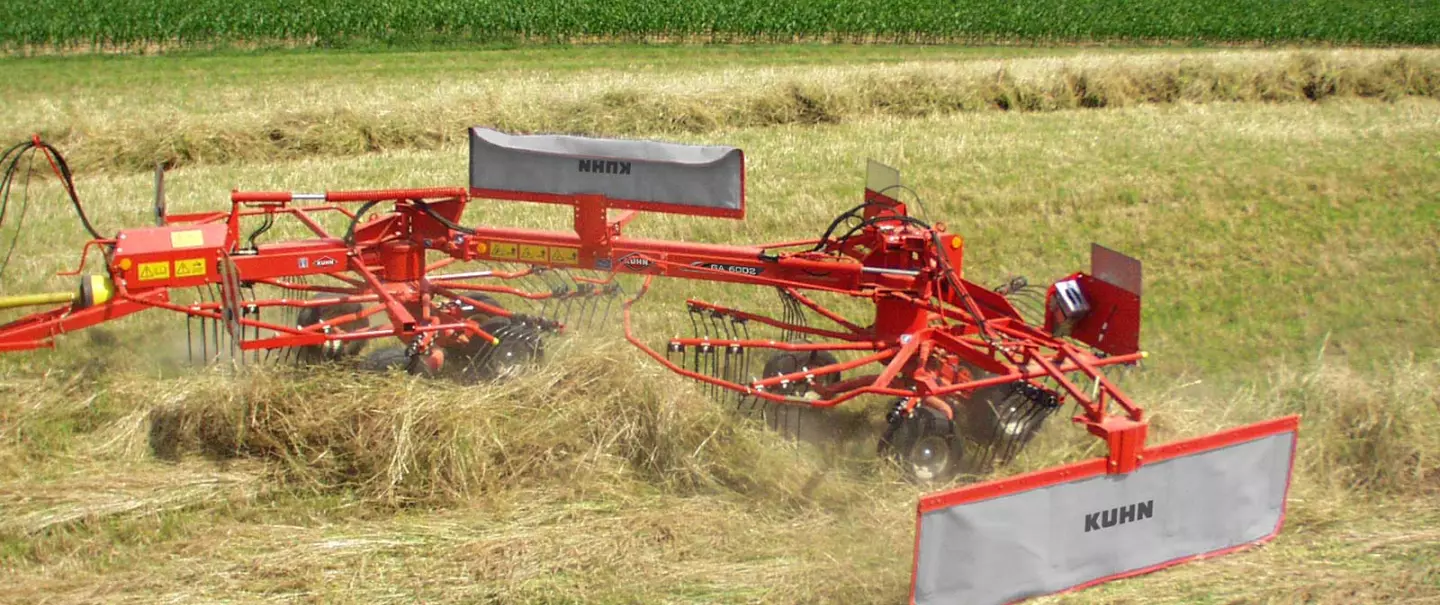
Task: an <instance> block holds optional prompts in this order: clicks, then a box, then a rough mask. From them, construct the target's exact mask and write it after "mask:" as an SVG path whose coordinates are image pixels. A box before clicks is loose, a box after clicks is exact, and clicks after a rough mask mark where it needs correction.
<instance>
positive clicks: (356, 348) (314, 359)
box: [295, 294, 370, 364]
mask: <svg viewBox="0 0 1440 605" xmlns="http://www.w3.org/2000/svg"><path fill="white" fill-rule="evenodd" d="M337 298H340V296H339V295H337V294H321V295H319V296H316V297H315V300H334V299H337ZM361 308H362V307H361V306H360V304H359V303H340V304H334V305H326V306H323V307H306V308H304V309H301V310H300V313H299V314H298V315H297V316H296V318H295V323H296V324H297V325H299V326H300V327H302V328H304V327H307V326H313V325H315V324H318V323H320V322H322V321H328V320H330V319H334V318H336V317H340V316H343V315H349V314H351V313H355V312H358V311H360V309H361ZM336 327H338V328H339V329H340V330H343V331H345V332H355V331H359V330H363V329H365V328H368V327H370V321H369V320H368V319H359V320H355V321H352V322H347V323H344V324H341V325H339V326H336ZM364 349H365V341H364V340H352V341H350V342H338V341H336V342H329V343H325V344H319V345H308V346H303V347H297V348H296V359H297V360H298V361H300V362H301V363H305V364H310V363H321V362H325V361H337V360H340V359H344V358H346V357H354V356H356V355H359V354H360V351H362V350H364Z"/></svg>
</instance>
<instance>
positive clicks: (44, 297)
mask: <svg viewBox="0 0 1440 605" xmlns="http://www.w3.org/2000/svg"><path fill="white" fill-rule="evenodd" d="M76 295H77V294H76V293H75V292H46V293H44V294H22V295H20V296H0V309H14V308H16V307H34V306H37V305H56V304H60V303H68V302H73V301H74V300H75V296H76Z"/></svg>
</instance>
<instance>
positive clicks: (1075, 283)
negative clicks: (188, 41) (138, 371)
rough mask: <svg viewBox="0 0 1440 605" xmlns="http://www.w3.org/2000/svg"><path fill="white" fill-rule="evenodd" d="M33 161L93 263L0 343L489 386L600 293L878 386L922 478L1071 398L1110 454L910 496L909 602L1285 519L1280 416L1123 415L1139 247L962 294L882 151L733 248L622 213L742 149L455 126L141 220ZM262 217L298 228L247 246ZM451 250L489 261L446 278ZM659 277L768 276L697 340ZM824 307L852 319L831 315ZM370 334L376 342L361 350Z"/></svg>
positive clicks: (1286, 463) (1022, 438)
mask: <svg viewBox="0 0 1440 605" xmlns="http://www.w3.org/2000/svg"><path fill="white" fill-rule="evenodd" d="M27 152H30V153H34V154H37V155H40V156H43V157H44V158H45V159H46V160H48V163H49V164H50V165H51V166H52V167H53V168H54V172H55V173H56V174H57V175H58V176H59V178H60V182H61V184H62V185H63V188H64V190H65V192H66V194H67V195H68V197H69V198H70V200H71V202H72V203H73V205H74V208H75V210H76V211H77V213H78V214H79V215H80V217H81V220H82V222H83V223H84V225H85V227H86V228H87V230H89V231H90V233H91V234H92V236H93V239H92V240H91V241H90V242H89V243H88V244H87V245H86V246H85V248H84V249H83V250H82V252H81V262H80V265H81V270H83V269H84V266H85V262H86V258H87V257H89V256H98V257H100V258H101V259H103V260H102V262H103V264H102V266H101V267H100V270H99V271H97V272H95V273H94V274H91V275H86V276H84V277H82V278H81V279H80V286H79V287H78V288H77V289H76V290H75V291H74V292H62V293H52V294H42V295H28V296H11V297H4V298H0V309H3V308H18V307H22V306H33V305H56V306H54V307H52V308H48V309H45V310H41V311H39V312H35V313H32V314H29V315H25V316H23V317H19V318H16V319H14V320H12V321H10V322H8V323H5V324H3V325H0V351H17V350H25V349H35V348H41V347H48V346H52V345H53V343H54V341H55V338H56V337H57V336H59V335H61V334H64V333H67V332H72V331H76V330H80V329H83V328H86V327H90V326H94V325H96V324H100V323H103V322H107V321H110V320H114V319H117V318H120V317H124V316H127V315H130V314H133V313H136V312H139V311H144V310H149V309H158V310H164V311H169V312H173V313H178V314H182V315H184V316H186V318H187V321H189V322H191V323H192V326H191V329H190V330H189V332H190V335H191V336H192V340H194V337H196V336H198V341H199V346H198V347H197V346H196V345H195V344H193V343H192V345H191V347H190V351H191V353H192V354H196V355H198V356H200V357H203V358H207V359H212V360H213V359H216V358H225V359H235V360H243V359H247V358H248V359H261V360H263V359H264V358H265V356H266V355H269V356H271V357H272V358H273V357H277V356H278V357H284V358H290V359H295V360H298V361H302V362H314V361H325V360H338V359H344V358H347V357H348V358H356V359H361V360H362V363H365V364H367V365H371V366H374V367H381V368H390V367H403V368H405V369H407V370H408V371H410V372H414V373H420V374H452V375H457V376H463V377H466V378H471V379H491V378H497V377H502V376H505V375H507V374H508V373H510V372H513V371H515V370H516V368H519V367H522V366H523V365H524V363H525V362H527V361H530V360H534V359H537V358H539V357H540V356H542V354H543V348H544V347H543V343H544V340H545V337H546V335H548V334H553V333H558V332H562V331H564V330H567V329H569V328H571V327H572V326H574V325H576V324H579V323H585V322H593V321H597V320H598V321H601V322H605V321H608V319H609V318H610V317H611V316H612V312H613V314H614V315H616V316H618V318H619V319H620V321H621V323H622V324H623V326H624V337H625V339H626V340H627V341H629V342H630V343H631V344H633V345H635V346H636V347H638V348H639V349H640V350H641V351H643V352H644V353H645V354H646V355H648V356H649V357H651V358H653V359H654V360H655V361H656V362H657V363H660V364H662V365H664V366H665V367H666V368H668V369H669V370H671V371H673V372H676V373H678V374H681V375H684V376H686V377H688V378H691V379H694V380H697V381H700V382H701V383H703V384H705V385H706V386H707V387H708V388H709V389H711V390H712V391H714V392H716V393H725V394H729V395H730V396H732V397H734V399H735V401H738V402H740V404H741V405H748V406H752V407H753V406H764V407H767V408H771V409H804V410H823V409H825V408H830V407H834V406H837V405H841V404H844V403H846V402H849V401H852V400H855V399H857V398H860V397H880V398H885V399H886V400H887V401H889V402H891V403H890V405H889V408H888V409H889V412H888V415H887V427H888V428H887V430H886V431H885V433H884V435H883V437H882V438H881V444H880V446H881V450H882V451H883V452H885V453H886V454H887V455H889V456H891V457H893V458H895V459H897V460H898V461H900V463H901V467H902V469H904V470H905V471H906V472H907V473H908V474H909V475H911V476H912V477H914V478H916V479H920V480H930V481H938V480H947V479H950V478H952V477H954V476H956V475H957V474H960V473H962V472H986V471H988V470H990V469H991V468H993V467H994V466H995V465H996V464H998V463H1000V462H1003V461H1005V460H1007V459H1009V458H1011V457H1013V456H1014V455H1015V453H1016V452H1018V451H1019V450H1020V449H1021V448H1023V447H1024V445H1025V444H1026V443H1027V442H1028V441H1029V440H1030V438H1031V437H1032V436H1033V435H1034V434H1035V432H1036V431H1037V430H1038V428H1039V427H1040V426H1041V424H1042V423H1043V421H1044V420H1045V419H1046V418H1047V417H1048V416H1050V415H1052V414H1054V413H1055V412H1057V411H1058V410H1060V409H1061V408H1062V407H1064V406H1066V405H1068V404H1073V406H1074V409H1075V410H1076V414H1075V415H1074V417H1073V420H1074V422H1075V423H1077V424H1080V425H1081V426H1083V427H1084V428H1085V429H1086V430H1087V431H1089V432H1090V433H1091V434H1093V435H1095V436H1097V437H1099V438H1100V439H1102V440H1104V442H1105V443H1106V445H1107V446H1108V454H1107V455H1106V456H1105V457H1104V458H1101V459H1097V460H1092V461H1086V462H1082V463H1077V464H1074V465H1069V466H1065V467H1061V468H1057V469H1050V470H1046V471H1040V472H1038V473H1031V474H1027V475H1021V476H1018V477H1011V478H1007V479H1001V480H998V481H991V482H986V483H977V484H973V485H965V486H961V487H957V488H953V489H950V490H947V491H944V492H940V493H937V494H932V495H929V496H926V497H925V498H923V499H922V500H921V503H920V507H919V512H918V515H917V533H916V558H915V574H914V583H913V586H912V600H913V601H914V602H923V603H958V602H965V603H971V602H976V603H983V602H1005V601H1011V600H1016V599H1021V598H1024V597H1027V596H1031V595H1036V594H1044V593H1049V592H1055V591H1060V590H1066V589H1070V588H1074V587H1078V586H1085V585H1089V584H1093V583H1096V582H1099V581H1103V580H1105V579H1110V578H1114V577H1121V576H1125V575H1131V574H1134V573H1141V572H1144V571H1149V570H1152V569H1157V568H1159V567H1164V566H1167V565H1170V564H1174V563H1178V562H1180V561H1183V560H1186V559H1189V558H1195V557H1200V556H1207V555H1210V554H1215V553H1219V552H1226V551H1228V550H1232V549H1234V548H1238V547H1241V546H1244V545H1247V544H1251V543H1255V542H1259V541H1263V540H1266V539H1268V538H1270V537H1273V536H1274V535H1275V534H1276V532H1278V531H1279V527H1280V523H1281V520H1282V519H1283V511H1284V503H1285V493H1286V490H1287V489H1288V484H1289V475H1290V467H1291V461H1292V458H1293V448H1294V441H1295V436H1296V432H1297V426H1298V425H1297V420H1296V419H1295V418H1284V419H1279V420H1276V421H1270V422H1267V423H1262V424H1259V425H1252V426H1249V427H1243V428H1240V429H1235V430H1232V431H1228V432H1224V433H1218V434H1215V435H1210V436H1207V437H1202V438H1200V439H1196V440H1191V441H1185V442H1179V443H1174V444H1169V445H1165V446H1159V447H1146V431H1147V426H1148V425H1147V423H1146V418H1145V416H1144V413H1143V411H1142V410H1141V408H1140V407H1139V406H1138V405H1136V404H1135V403H1134V402H1133V401H1132V400H1131V399H1130V398H1129V397H1127V396H1126V395H1125V394H1124V393H1123V392H1122V391H1121V390H1120V389H1119V388H1118V387H1117V386H1116V385H1115V383H1114V382H1112V381H1111V380H1110V379H1109V378H1107V376H1106V374H1105V372H1104V371H1103V370H1105V369H1107V368H1112V367H1115V366H1123V365H1133V364H1135V363H1137V362H1138V361H1139V360H1140V359H1141V358H1142V357H1143V356H1144V354H1143V353H1142V352H1141V351H1140V347H1139V331H1140V301H1141V280H1140V264H1139V262H1138V261H1135V260H1134V259H1131V258H1129V257H1127V256H1124V255H1122V254H1120V253H1117V252H1114V251H1111V250H1108V249H1106V248H1103V247H1100V246H1095V247H1094V248H1093V249H1092V255H1091V265H1092V266H1091V269H1090V271H1088V272H1077V273H1075V274H1072V275H1069V276H1067V277H1065V278H1063V279H1061V280H1058V281H1056V282H1054V283H1052V284H1050V285H1049V286H1048V287H1046V288H1044V289H1043V290H1041V289H1039V288H1037V287H1035V286H1032V285H1030V284H1028V283H1027V282H1025V281H1024V280H1023V279H1014V280H1011V281H1009V282H1007V283H1005V284H1003V285H1001V286H1000V287H998V288H987V287H983V286H981V285H978V284H976V283H974V282H971V281H968V280H966V279H965V278H964V275H963V269H964V250H965V246H964V240H963V239H962V237H961V236H960V235H959V234H955V233H950V232H948V231H947V230H946V228H945V227H944V225H941V224H930V223H927V222H926V221H923V220H920V219H919V218H916V217H914V216H911V214H910V213H909V208H908V206H907V203H906V202H904V201H902V198H903V197H904V196H903V195H902V192H910V190H909V189H908V188H906V187H905V186H904V185H902V184H901V182H900V177H899V174H898V172H896V171H895V170H893V169H890V168H888V167H886V166H883V165H880V164H876V163H873V162H872V163H871V164H870V166H869V168H868V173H867V183H866V188H865V192H864V198H863V200H862V201H861V203H859V204H857V205H856V206H854V207H853V208H851V209H849V210H848V211H846V212H844V213H842V214H841V215H839V216H837V217H835V218H834V220H832V221H831V222H830V223H829V224H828V226H826V228H825V229H824V230H823V231H822V232H821V234H820V235H819V236H818V237H814V238H809V239H802V240H796V241H787V242H779V243H773V244H765V245H753V246H727V245H714V244H701V243H691V242H683V241H667V240H655V239H642V238H634V237H628V236H626V235H624V234H623V233H622V231H623V229H624V227H625V226H626V224H627V223H629V222H630V221H631V220H632V219H633V218H635V216H637V213H640V212H661V213H673V214H683V215H693V216H708V217H721V218H742V217H743V216H744V212H745V173H744V156H743V154H742V152H741V151H740V150H738V149H734V148H729V147H713V146H689V145H676V144H669V143H658V142H646V141H622V140H604V139H588V138H580V137H567V136H511V135H507V134H503V133H500V132H496V131H493V130H488V129H483V128H475V129H472V130H471V136H470V152H471V161H470V185H469V187H457V188H430V189H394V190H377V191H328V192H325V193H292V192H244V191H235V192H232V193H231V196H230V200H231V204H230V208H229V209H228V210H220V211H213V212H199V213H190V214H168V213H167V211H166V209H165V204H164V196H163V187H161V186H160V185H161V183H162V182H161V181H160V179H159V175H158V174H157V192H158V193H159V194H158V195H157V200H156V212H155V216H156V225H155V226H151V227H139V228H130V229H122V230H120V231H119V232H118V233H116V234H115V235H114V236H110V237H104V236H101V235H100V234H99V233H98V232H97V231H96V230H95V229H94V228H93V227H92V226H91V225H90V222H89V220H88V218H86V217H85V213H84V210H83V207H82V205H81V204H80V200H79V196H78V195H77V194H76V191H75V187H74V184H73V179H72V178H71V175H70V171H69V168H68V167H67V166H66V165H65V163H64V159H63V158H62V157H61V156H60V154H59V153H58V152H57V151H56V150H54V149H53V148H52V147H50V146H49V145H46V144H44V143H43V142H41V141H40V140H39V139H38V138H37V139H35V140H34V141H31V142H29V143H26V144H22V145H20V146H17V147H15V148H12V149H11V151H10V152H7V154H6V156H5V158H4V159H3V160H0V167H4V168H5V169H6V172H5V180H4V182H3V183H0V194H3V195H4V196H5V197H4V199H5V200H7V201H8V199H9V194H10V192H11V190H12V189H14V186H15V182H16V179H17V177H16V175H17V174H18V169H17V167H18V166H20V161H21V157H22V156H24V155H25V154H26V153H27ZM32 157H33V156H32ZM910 193H912V194H913V192H910ZM479 199H484V200H505V201H524V202H537V203H547V204H562V205H566V206H569V207H571V208H572V209H573V217H574V229H573V231H547V230H533V229H517V228H502V227H492V226H483V225H475V224H466V222H465V221H464V213H465V210H466V208H467V206H468V205H470V203H471V201H472V200H479ZM4 209H5V206H0V221H3V216H4V214H3V212H4ZM612 212H616V214H614V215H612ZM325 217H331V219H333V218H336V217H338V221H339V222H340V223H343V224H344V225H345V227H346V228H345V229H344V231H343V232H336V231H332V230H330V229H327V228H326V227H325V223H326V222H327V221H329V222H334V221H331V220H330V219H327V218H325ZM279 221H290V222H294V223H298V224H299V225H300V226H301V227H302V228H303V229H304V230H306V231H307V232H308V233H309V234H310V236H309V237H306V238H304V239H296V240H288V241H279V242H265V241H263V240H264V239H266V238H265V237H264V236H265V235H266V232H267V231H269V230H270V229H271V227H272V226H273V225H275V224H276V223H277V222H279ZM337 231H338V230H337ZM12 248H13V245H12ZM92 253H94V254H92ZM462 262H464V263H482V264H483V268H480V269H474V270H459V271H453V270H452V271H451V272H445V271H447V267H448V266H449V265H452V264H455V263H462ZM79 271H80V270H77V271H76V272H75V273H73V274H72V275H79ZM656 278H670V279H680V280H700V281H709V282H722V283H729V284H739V285H745V286H751V287H756V288H762V289H765V290H770V291H773V292H775V293H776V295H778V297H779V299H780V301H781V307H782V309H783V312H782V313H781V314H780V315H779V316H778V317H776V316H771V315H767V314H762V313H757V312H754V311H749V310H744V309H741V308H736V307H733V306H726V305H721V304H716V303H712V302H707V301H703V300H698V299H690V300H688V301H687V311H688V318H689V321H690V325H691V327H692V328H693V330H694V334H693V335H691V336H688V337H675V338H671V339H669V340H667V341H664V342H663V343H662V344H660V345H659V346H655V347H652V346H651V345H649V344H647V343H646V342H645V340H643V339H641V338H640V337H637V336H636V334H635V331H636V330H635V326H634V324H633V321H632V320H633V318H632V310H633V307H634V305H635V304H636V303H637V302H638V301H640V300H641V299H642V298H643V297H644V296H645V295H646V293H647V292H649V291H650V289H651V286H652V284H653V283H654V281H655V279H656ZM624 283H629V284H630V286H629V287H628V288H627V287H622V284H624ZM192 290H193V291H198V292H199V293H200V295H199V296H189V297H184V298H188V300H182V293H184V292H189V291H192ZM501 298H504V299H506V300H513V301H516V302H515V304H511V305H504V304H501V303H500V302H499V299H501ZM822 298H823V299H825V300H837V299H838V300H841V301H847V300H848V301H851V304H855V302H856V301H858V303H859V304H860V305H861V306H862V307H868V310H867V312H866V313H865V314H864V315H865V316H864V317H862V318H855V317H853V314H851V316H847V315H846V314H843V313H841V312H839V311H837V310H836V309H835V308H834V307H832V306H830V305H827V304H825V303H824V302H823V301H822ZM812 322H813V323H812ZM817 324H818V325H817ZM762 333H763V334H762ZM382 339H384V340H385V341H388V342H392V343H397V345H396V346H389V347H382V348H372V349H371V350H370V352H369V353H368V354H366V353H365V352H364V351H363V348H364V346H365V344H366V343H367V342H369V341H378V340H382Z"/></svg>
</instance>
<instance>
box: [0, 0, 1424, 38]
mask: <svg viewBox="0 0 1440 605" xmlns="http://www.w3.org/2000/svg"><path fill="white" fill-rule="evenodd" d="M0 10H3V11H4V13H3V14H6V15H14V16H18V17H17V18H11V19H7V20H6V21H5V22H4V24H3V25H0V43H3V44H5V45H7V46H10V47H11V48H25V47H36V46H39V47H60V48H73V47H83V48H89V49H109V48H137V47H139V48H145V47H150V46H162V47H182V48H183V47H187V46H197V45H204V46H214V45H220V46H225V45H256V44H259V45H264V44H267V43H268V44H277V43H279V44H295V43H298V44H302V45H317V46H335V45H347V44H355V43H360V44H386V45H400V46H416V45H426V44H439V45H455V44H458V43H477V42H478V43H515V42H529V41H571V40H593V39H601V40H653V39H659V40H702V41H719V42H730V41H780V42H790V41H794V40H797V39H810V40H815V39H823V40H839V41H860V42H863V41H872V40H876V39H879V40H885V41H902V42H937V41H954V40H971V41H973V40H1007V41H1010V40H1015V41H1029V42H1040V43H1056V42H1073V41H1095V40H1100V41H1114V40H1119V41H1137V40H1163V41H1204V42H1268V43H1273V42H1290V41H1304V42H1328V43H1337V44H1379V45H1387V44H1434V43H1435V42H1436V41H1437V40H1440V38H1437V36H1440V34H1437V32H1440V9H1437V8H1435V7H1434V6H1433V5H1431V4H1428V3H1422V2H1406V1H1396V0H1390V1H1386V0H1348V1H1346V2H1328V1H1324V0H1288V1H1285V2H1244V1H1239V0H1209V1H1205V2H1175V1H1172V0H1142V1H1132V2H1124V3H1117V2H1105V1H1102V0H1083V1H1078V2H1060V1H1057V0H1019V1H1015V2H1006V3H995V2H981V1H976V0H967V1H964V2H940V1H937V0H901V1H899V2H895V1H888V2H881V1H879V0H843V1H831V2H804V1H800V0H784V1H781V2H774V1H771V2H759V1H755V0H703V1H695V2H686V3H683V4H675V3H670V2H657V1H654V0H626V1H624V2H605V3H574V2H564V1H560V0H545V1H529V2H514V1H498V0H487V1H484V2H414V1H402V0H396V1H387V2H355V1H345V0H306V1H304V2H276V1H274V0H266V1H251V2H244V3H235V2H220V1H216V0H200V1H198V2H180V1H177V0H167V1H163V2H138V1H123V2H115V1H109V2H97V1H94V0H45V1H41V2H15V1H10V2H7V3H5V4H4V5H3V6H0Z"/></svg>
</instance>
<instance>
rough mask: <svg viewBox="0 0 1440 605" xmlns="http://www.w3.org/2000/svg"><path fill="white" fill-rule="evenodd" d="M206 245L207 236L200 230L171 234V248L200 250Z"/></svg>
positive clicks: (173, 232) (172, 232)
mask: <svg viewBox="0 0 1440 605" xmlns="http://www.w3.org/2000/svg"><path fill="white" fill-rule="evenodd" d="M204 245H205V234H204V233H203V232H201V231H200V230H199V229H190V230H187V231H171V232H170V247H171V248H199V247H201V246H204ZM140 279H145V278H143V277H142V278H140Z"/></svg>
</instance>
